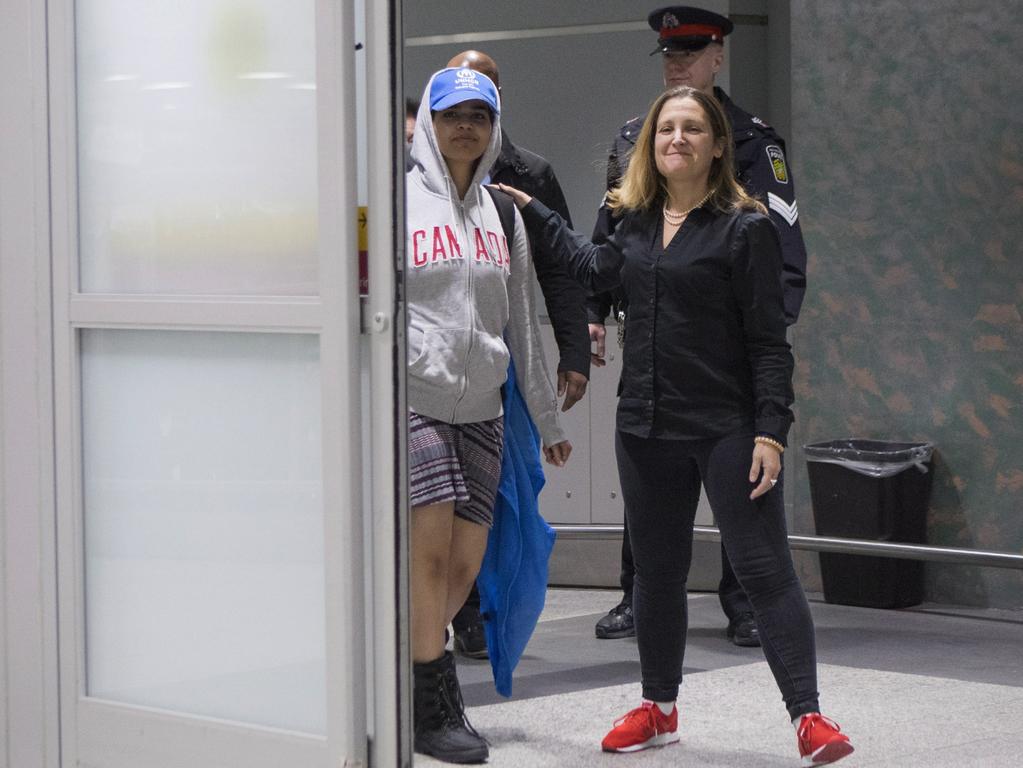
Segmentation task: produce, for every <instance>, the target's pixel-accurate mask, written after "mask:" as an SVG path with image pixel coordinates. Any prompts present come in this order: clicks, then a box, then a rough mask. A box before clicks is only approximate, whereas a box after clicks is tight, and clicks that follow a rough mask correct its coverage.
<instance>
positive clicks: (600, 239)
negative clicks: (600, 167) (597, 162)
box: [586, 154, 618, 325]
mask: <svg viewBox="0 0 1023 768" xmlns="http://www.w3.org/2000/svg"><path fill="white" fill-rule="evenodd" d="M611 157H614V155H613V154H612V156H611ZM610 165H611V159H610V158H609V159H608V167H609V168H610ZM609 176H610V173H609ZM617 224H618V220H617V219H616V218H615V216H614V214H613V213H611V209H610V208H608V207H607V205H605V204H603V203H602V204H601V206H600V210H598V211H597V223H596V224H595V225H594V226H593V236H592V237H591V238H590V239H591V240H592V241H593V242H594V244H596V245H600V244H601V243H604V242H606V241H607V239H608V238H609V237H611V235H613V234H614V231H615V227H616V226H617ZM615 303H616V302H615V298H614V294H613V293H612V292H611V291H601V292H600V293H593V292H590V293H589V294H588V295H587V296H586V320H587V322H590V323H598V324H600V325H603V324H604V321H605V320H606V319H607V315H608V313H609V312H611V309H612V308H613V307H614V305H615Z"/></svg>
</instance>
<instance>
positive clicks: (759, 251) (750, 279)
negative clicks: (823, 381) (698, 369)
mask: <svg viewBox="0 0 1023 768" xmlns="http://www.w3.org/2000/svg"><path fill="white" fill-rule="evenodd" d="M781 266H782V261H781V245H780V243H779V240H778V232H777V230H776V229H775V227H774V226H772V224H771V222H769V221H768V220H767V219H766V218H765V217H764V216H760V215H756V216H751V217H749V218H748V219H746V222H745V224H744V226H743V227H742V229H741V230H740V231H739V233H738V234H737V236H736V238H735V243H734V245H733V246H732V292H733V294H734V295H735V299H736V302H737V303H738V305H739V311H740V313H741V314H742V328H743V333H744V335H745V344H746V351H747V355H748V358H749V362H750V370H751V371H752V374H753V397H754V424H755V428H756V431H757V432H758V433H760V434H766V435H770V436H772V437H774V438H775V439H777V440H779V441H780V442H781V443H782V444H783V445H784V444H785V441H786V437H787V435H788V431H789V427H790V426H791V424H792V410H791V408H790V406H791V405H792V401H793V394H792V368H793V361H792V351H791V348H790V347H789V344H788V342H787V341H786V340H785V314H784V308H783V305H782V290H781V281H780V280H779V276H780V274H781Z"/></svg>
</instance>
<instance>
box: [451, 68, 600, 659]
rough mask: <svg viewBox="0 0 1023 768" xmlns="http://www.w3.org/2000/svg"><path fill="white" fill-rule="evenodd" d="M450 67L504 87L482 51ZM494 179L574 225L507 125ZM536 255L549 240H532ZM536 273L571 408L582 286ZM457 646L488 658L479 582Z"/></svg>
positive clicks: (537, 160) (540, 165)
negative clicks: (535, 200) (517, 145)
mask: <svg viewBox="0 0 1023 768" xmlns="http://www.w3.org/2000/svg"><path fill="white" fill-rule="evenodd" d="M447 66H449V67H469V68H470V69H474V70H476V71H477V72H482V73H483V74H484V75H486V76H487V77H489V78H490V79H491V80H493V81H494V84H495V85H496V86H497V90H498V91H500V90H501V81H500V79H499V73H498V69H497V63H496V62H495V61H494V60H493V59H492V58H490V57H489V56H487V54H485V53H481V52H480V51H464V52H462V53H460V54H458V55H457V56H455V57H454V58H452V59H451V61H449V62H448V63H447ZM490 181H492V182H494V183H497V182H500V183H502V184H508V185H509V186H512V187H516V188H517V189H521V190H522V191H523V192H525V193H527V194H529V195H531V196H532V197H535V198H536V199H537V200H539V201H540V202H542V203H544V204H545V205H546V206H547V207H549V208H550V209H551V210H554V211H557V212H558V213H559V214H561V216H562V218H564V219H565V221H567V222H568V223H569V226H571V222H572V219H571V217H570V216H569V213H568V204H567V203H566V202H565V195H564V193H563V192H562V191H561V185H560V184H559V183H558V177H557V176H555V175H554V169H553V168H551V165H550V163H548V162H547V161H546V160H544V159H543V158H542V157H540V156H539V155H536V154H534V153H532V152H530V151H528V150H525V149H522V148H521V147H516V146H515V145H514V144H512V142H511V140H510V139H509V138H508V134H507V132H505V131H504V130H503V129H502V133H501V154H500V155H499V156H498V158H497V161H496V162H495V163H494V165H493V167H492V168H491V169H490ZM529 245H530V248H531V249H532V251H533V253H534V254H536V253H537V251H538V250H539V249H542V248H546V247H547V246H546V244H544V243H541V242H536V241H534V240H532V239H531V240H530V243H529ZM533 262H534V267H535V268H536V278H537V281H538V282H539V283H540V290H541V291H542V292H543V297H544V303H545V304H546V306H547V315H548V317H550V320H551V326H552V327H553V329H554V338H555V341H556V342H557V344H558V354H559V357H560V359H559V361H558V395H559V396H561V395H564V396H565V399H564V402H563V404H562V406H561V409H562V410H563V411H567V410H568V409H569V408H571V407H572V406H573V405H575V403H577V402H578V401H579V400H580V399H581V398H582V397H583V395H584V394H586V385H587V382H588V381H589V375H590V338H589V334H588V333H587V325H586V318H587V315H586V311H585V309H584V300H585V298H586V296H585V293H584V292H583V289H582V288H580V287H579V284H578V283H576V281H575V280H573V279H572V278H571V277H570V276H569V275H568V272H567V271H565V268H564V267H563V266H562V265H561V264H560V263H558V262H557V260H555V259H542V258H534V260H533ZM452 626H453V627H454V630H455V650H456V651H458V652H460V653H462V654H463V655H465V656H470V657H472V658H486V656H487V645H486V638H485V636H484V633H483V624H482V620H481V618H480V596H479V592H478V591H477V589H476V587H475V586H474V587H473V590H472V593H471V594H470V595H469V598H468V600H466V602H465V605H464V606H463V607H462V609H461V610H460V611H459V612H458V614H457V615H456V616H455V619H454V621H453V622H452Z"/></svg>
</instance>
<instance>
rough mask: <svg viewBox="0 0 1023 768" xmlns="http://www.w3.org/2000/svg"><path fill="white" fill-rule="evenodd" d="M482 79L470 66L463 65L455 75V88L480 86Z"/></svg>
mask: <svg viewBox="0 0 1023 768" xmlns="http://www.w3.org/2000/svg"><path fill="white" fill-rule="evenodd" d="M479 84H480V79H479V78H478V77H476V73H475V72H474V71H473V70H471V69H469V68H468V67H462V68H461V69H460V70H458V73H457V74H456V75H455V88H479Z"/></svg>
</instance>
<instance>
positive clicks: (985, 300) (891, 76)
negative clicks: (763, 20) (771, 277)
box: [787, 0, 1023, 607]
mask: <svg viewBox="0 0 1023 768" xmlns="http://www.w3.org/2000/svg"><path fill="white" fill-rule="evenodd" d="M791 7H792V112H793V114H792V124H793V134H794V135H793V136H792V140H791V142H790V144H791V149H792V159H793V165H794V170H795V178H796V181H797V183H798V187H799V188H798V191H799V208H800V218H801V220H802V224H803V231H804V233H805V235H806V241H807V247H808V251H809V253H810V263H809V290H808V293H807V298H806V302H805V304H804V308H803V312H802V315H801V317H800V321H799V323H798V325H797V326H796V328H795V329H794V334H793V342H794V346H795V351H796V357H797V370H796V396H797V424H798V431H797V434H798V439H799V441H800V442H802V443H807V442H813V441H818V440H829V439H833V438H838V437H847V436H853V437H867V438H875V439H889V440H916V439H920V440H931V441H933V442H934V443H935V444H936V446H937V450H938V453H937V459H936V471H935V478H934V481H935V485H934V493H933V498H932V500H931V509H930V512H929V515H928V536H929V540H930V541H931V542H932V543H934V544H940V545H948V546H967V547H977V548H982V549H993V550H1002V551H1011V552H1017V553H1023V247H1021V243H1023V66H1021V62H1020V59H1021V56H1020V54H1021V52H1023V3H1021V2H952V0H929V2H926V3H903V2H889V1H882V0H877V1H875V2H832V1H829V0H794V2H793V3H792V6H791ZM794 453H796V451H794ZM787 471H788V473H789V474H788V478H787V483H788V488H787V493H788V496H789V502H790V513H791V516H792V527H793V529H794V530H795V531H800V532H811V531H812V530H813V524H812V519H811V516H810V499H809V486H808V483H807V478H806V466H805V462H804V461H803V459H802V457H801V456H792V457H791V458H790V459H789V466H788V470H787ZM797 559H798V563H799V567H800V572H801V575H802V576H803V578H804V580H805V581H806V582H807V584H808V586H811V587H814V586H819V575H818V573H817V569H816V558H815V557H813V556H809V555H801V556H799V557H798V558H797ZM927 598H928V599H929V600H934V601H938V602H947V603H962V604H972V605H991V606H999V607H1019V606H1023V572H1021V571H1012V570H1002V569H994V568H985V569H980V568H971V567H965V566H949V565H938V564H928V566H927Z"/></svg>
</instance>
